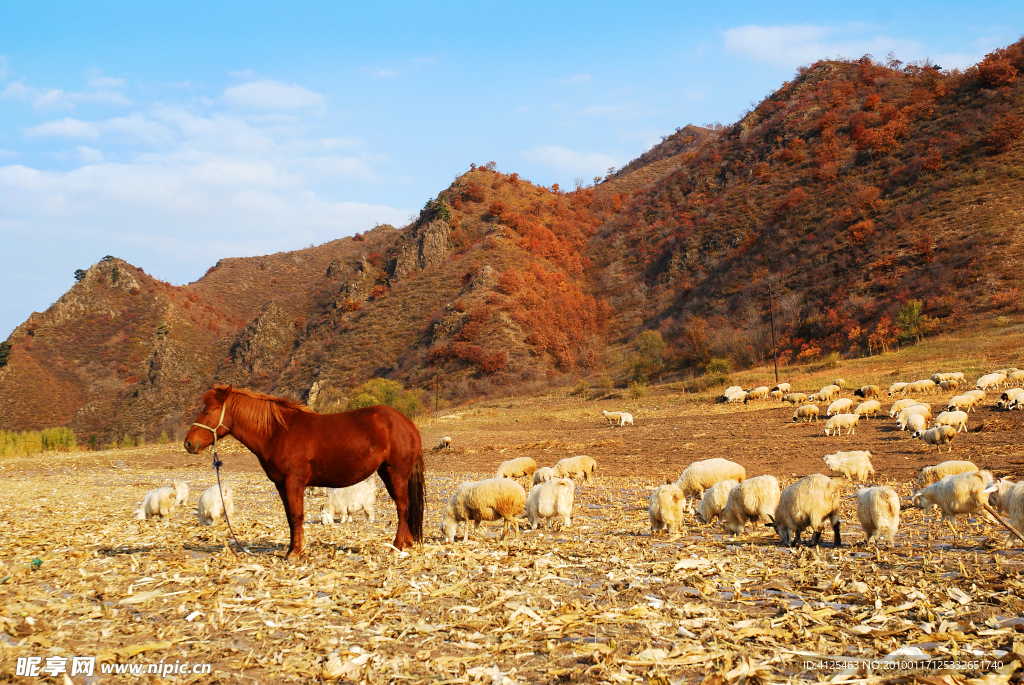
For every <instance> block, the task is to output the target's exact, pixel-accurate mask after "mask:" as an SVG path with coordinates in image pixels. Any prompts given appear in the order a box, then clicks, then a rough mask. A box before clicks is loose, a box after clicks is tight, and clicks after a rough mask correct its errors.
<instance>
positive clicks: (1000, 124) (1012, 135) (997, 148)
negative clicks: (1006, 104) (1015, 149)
mask: <svg viewBox="0 0 1024 685" xmlns="http://www.w3.org/2000/svg"><path fill="white" fill-rule="evenodd" d="M1021 133H1024V120H1022V119H1021V118H1020V117H1018V116H1017V115H1016V114H1005V115H1003V116H1002V117H1000V118H999V119H998V120H996V122H995V123H994V124H992V128H990V129H989V132H988V136H987V137H986V139H985V147H986V148H987V149H988V150H989V151H991V152H993V153H997V154H998V153H1000V152H1006V151H1007V150H1009V149H1010V146H1011V145H1013V143H1014V141H1015V140H1017V139H1018V138H1020V135H1021Z"/></svg>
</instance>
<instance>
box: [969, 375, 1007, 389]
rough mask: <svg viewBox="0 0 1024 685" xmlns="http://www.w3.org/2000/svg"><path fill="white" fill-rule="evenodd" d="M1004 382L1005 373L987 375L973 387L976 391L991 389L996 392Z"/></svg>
mask: <svg viewBox="0 0 1024 685" xmlns="http://www.w3.org/2000/svg"><path fill="white" fill-rule="evenodd" d="M1004 381H1006V374H1005V373H987V374H985V375H984V376H982V377H981V378H979V379H978V380H977V381H975V383H974V387H975V388H977V389H978V390H989V389H991V388H995V389H997V390H998V389H999V386H1001V385H1002V384H1003V382H1004Z"/></svg>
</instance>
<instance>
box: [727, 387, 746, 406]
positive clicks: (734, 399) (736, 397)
mask: <svg viewBox="0 0 1024 685" xmlns="http://www.w3.org/2000/svg"><path fill="white" fill-rule="evenodd" d="M746 401H747V393H746V392H745V391H743V390H740V391H739V392H734V393H733V394H731V395H729V404H737V403H739V402H746Z"/></svg>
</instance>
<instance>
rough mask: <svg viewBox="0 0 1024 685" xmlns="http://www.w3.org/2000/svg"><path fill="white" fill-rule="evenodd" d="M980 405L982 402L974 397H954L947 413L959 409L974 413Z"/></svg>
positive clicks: (949, 403) (950, 401)
mask: <svg viewBox="0 0 1024 685" xmlns="http://www.w3.org/2000/svg"><path fill="white" fill-rule="evenodd" d="M980 403H981V402H980V400H979V399H978V398H977V397H975V396H974V395H954V396H953V397H952V398H950V400H949V402H948V403H947V404H946V411H957V410H958V409H964V410H967V411H974V409H975V407H977V406H978V405H979V404H980Z"/></svg>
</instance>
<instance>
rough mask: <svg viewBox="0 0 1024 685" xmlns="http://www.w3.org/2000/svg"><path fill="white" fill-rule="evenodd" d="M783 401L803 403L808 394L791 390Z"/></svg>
mask: <svg viewBox="0 0 1024 685" xmlns="http://www.w3.org/2000/svg"><path fill="white" fill-rule="evenodd" d="M782 401H783V402H789V403H790V404H803V403H804V402H806V401H807V395H806V394H805V393H802V392H791V393H788V394H787V395H784V396H783V398H782Z"/></svg>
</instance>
